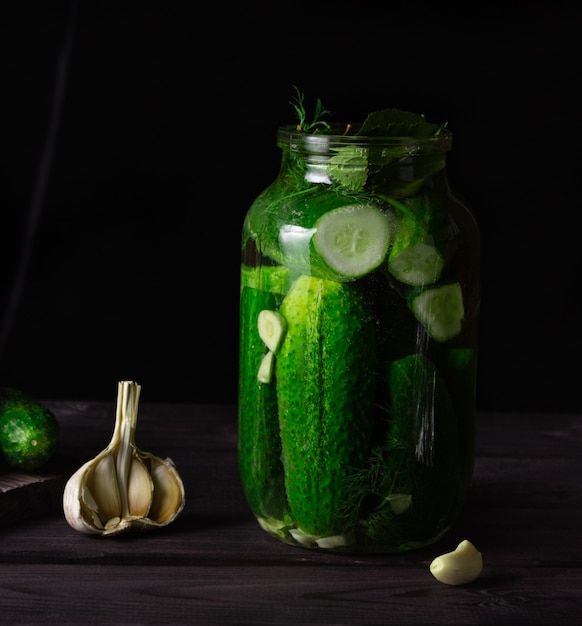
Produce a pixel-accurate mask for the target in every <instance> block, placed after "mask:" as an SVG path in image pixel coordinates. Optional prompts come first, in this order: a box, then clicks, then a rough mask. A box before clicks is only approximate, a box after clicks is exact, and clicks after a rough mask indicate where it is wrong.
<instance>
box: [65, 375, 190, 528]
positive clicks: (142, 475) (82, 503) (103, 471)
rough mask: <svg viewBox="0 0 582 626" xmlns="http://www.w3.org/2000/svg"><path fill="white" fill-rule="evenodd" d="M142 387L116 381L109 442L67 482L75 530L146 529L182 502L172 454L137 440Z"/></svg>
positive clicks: (171, 516) (168, 517) (171, 515)
mask: <svg viewBox="0 0 582 626" xmlns="http://www.w3.org/2000/svg"><path fill="white" fill-rule="evenodd" d="M140 391H141V387H140V386H139V385H138V384H137V383H135V382H132V381H121V382H119V384H118V394H117V411H116V419H115V428H114V431H113V436H112V438H111V442H110V443H109V445H108V446H107V447H106V448H105V449H104V450H103V451H102V452H100V453H99V454H98V455H97V456H96V457H95V458H94V459H91V460H90V461H87V462H86V463H84V464H83V465H82V466H81V467H80V468H79V469H78V470H77V471H76V472H75V473H74V474H73V475H72V476H71V477H70V478H69V480H68V481H67V484H66V485H65V490H64V492H63V512H64V514H65V519H66V520H67V523H68V524H69V526H71V528H73V529H74V530H77V531H79V532H81V533H85V534H98V535H104V536H105V535H118V534H119V533H122V532H125V531H130V530H149V529H152V528H159V527H161V526H167V525H168V524H170V523H171V522H173V521H174V520H175V519H176V518H177V517H178V515H180V513H181V512H182V510H183V508H184V505H185V492H184V484H183V482H182V479H181V478H180V475H179V474H178V471H177V470H176V467H175V466H174V463H173V462H172V461H171V459H161V458H159V457H157V456H155V455H153V454H150V453H148V452H142V451H141V450H140V449H139V448H138V447H137V446H136V444H135V430H136V423H137V406H138V401H139V394H140Z"/></svg>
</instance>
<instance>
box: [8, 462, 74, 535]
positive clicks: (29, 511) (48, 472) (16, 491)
mask: <svg viewBox="0 0 582 626" xmlns="http://www.w3.org/2000/svg"><path fill="white" fill-rule="evenodd" d="M73 467H74V466H73V464H72V463H71V461H70V460H69V459H66V458H61V457H55V458H54V459H52V460H51V461H50V462H49V463H47V464H46V465H44V466H43V467H42V468H39V469H38V470H36V471H34V472H23V471H19V470H5V471H4V472H2V473H0V526H6V525H10V524H14V523H16V522H20V521H22V520H26V519H31V518H34V517H44V516H47V515H51V514H53V513H55V512H58V511H59V510H62V500H63V490H64V488H65V484H66V482H67V480H68V478H69V476H70V475H71V473H72V471H73Z"/></svg>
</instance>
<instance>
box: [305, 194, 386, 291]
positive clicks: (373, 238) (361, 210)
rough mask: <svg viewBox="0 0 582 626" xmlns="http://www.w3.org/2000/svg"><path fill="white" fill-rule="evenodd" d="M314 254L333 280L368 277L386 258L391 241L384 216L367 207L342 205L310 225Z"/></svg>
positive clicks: (380, 212)
mask: <svg viewBox="0 0 582 626" xmlns="http://www.w3.org/2000/svg"><path fill="white" fill-rule="evenodd" d="M314 229H315V233H314V235H313V243H314V248H315V252H316V253H317V254H318V255H319V256H320V257H321V259H322V260H323V262H324V263H325V265H326V266H327V267H329V268H330V269H331V270H332V271H333V272H334V273H335V275H336V276H335V278H336V280H350V279H355V278H359V277H361V276H365V275H366V274H369V273H370V272H371V271H372V270H374V269H376V268H377V267H378V266H379V265H380V263H382V261H383V260H384V259H385V258H386V255H387V253H388V246H389V244H390V239H391V229H390V222H389V220H388V217H387V216H386V215H385V213H383V212H382V211H381V210H380V209H379V208H378V207H376V206H374V205H371V204H356V205H347V206H342V207H340V208H338V209H334V210H332V211H329V212H327V213H325V214H324V215H322V217H320V218H319V220H317V222H316V223H315V225H314Z"/></svg>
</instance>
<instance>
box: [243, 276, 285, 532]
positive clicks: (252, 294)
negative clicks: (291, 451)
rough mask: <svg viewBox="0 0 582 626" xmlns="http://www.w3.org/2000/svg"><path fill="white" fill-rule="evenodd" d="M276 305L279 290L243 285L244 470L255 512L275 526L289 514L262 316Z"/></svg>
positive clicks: (244, 482)
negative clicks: (263, 374)
mask: <svg viewBox="0 0 582 626" xmlns="http://www.w3.org/2000/svg"><path fill="white" fill-rule="evenodd" d="M263 269H264V268H263ZM256 272H257V274H258V273H259V272H261V269H260V268H257V269H256ZM267 274H268V272H267ZM271 278H272V277H271ZM258 280H259V279H258V277H257V281H258ZM243 283H244V281H243ZM280 297H282V296H280ZM276 306H277V296H276V294H275V293H272V292H268V291H263V290H262V289H255V288H254V287H250V286H245V285H244V284H243V287H242V290H241V300H240V307H241V316H240V317H241V327H240V364H239V367H240V380H239V422H238V424H239V425H238V428H239V436H238V445H239V454H238V458H239V471H240V476H241V481H242V484H243V489H244V492H245V494H246V497H247V501H248V503H249V506H250V508H251V510H252V511H253V513H254V514H255V515H256V516H257V517H258V518H259V519H262V520H267V521H266V522H265V523H266V524H267V525H269V524H270V525H272V522H271V521H269V520H275V522H276V521H281V520H283V518H284V516H285V514H286V506H285V504H284V503H285V488H284V485H283V466H282V464H281V441H280V438H279V418H278V409H277V392H276V389H275V383H274V381H272V380H271V381H270V382H262V381H261V379H260V368H261V364H262V362H263V359H264V357H265V355H266V354H269V349H268V347H267V346H266V345H265V343H264V342H263V340H262V339H261V336H260V333H259V324H258V320H259V315H260V314H261V312H262V311H264V310H274V309H275V308H276Z"/></svg>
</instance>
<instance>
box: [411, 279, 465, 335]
mask: <svg viewBox="0 0 582 626" xmlns="http://www.w3.org/2000/svg"><path fill="white" fill-rule="evenodd" d="M410 308H411V309H412V312H413V313H414V315H415V317H416V318H417V319H418V320H419V321H420V322H421V323H422V324H423V326H424V327H425V328H426V331H427V332H428V334H429V335H430V336H431V337H432V338H433V339H436V341H448V340H449V339H452V338H453V337H456V336H457V335H458V334H459V333H460V332H461V328H462V324H463V319H464V317H465V308H464V306H463V292H462V290H461V285H460V284H459V283H458V282H457V283H450V284H448V285H442V286H440V287H431V288H429V289H425V290H424V291H422V292H420V294H418V295H416V296H415V297H414V298H412V301H411V306H410Z"/></svg>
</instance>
